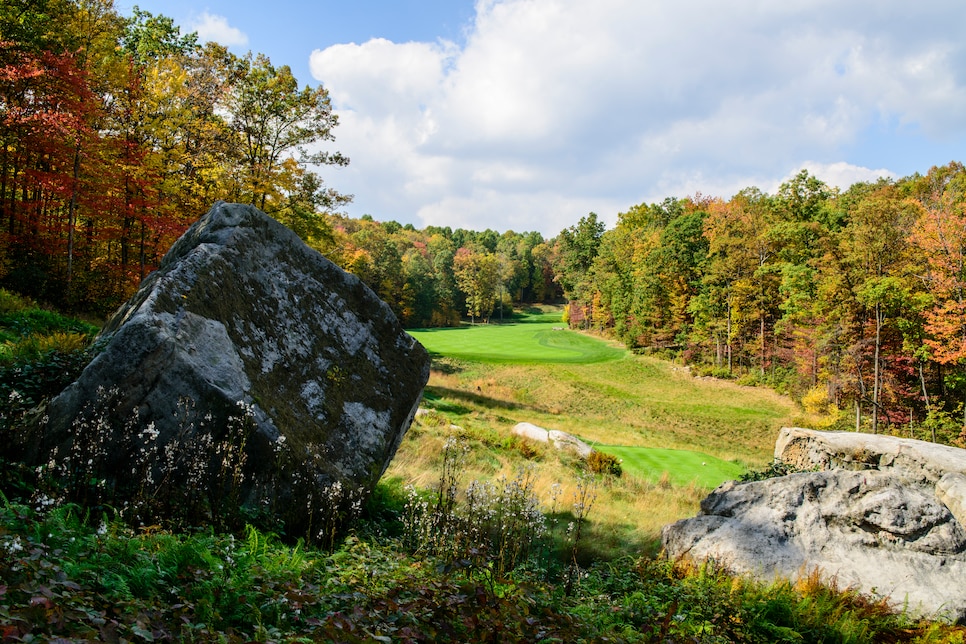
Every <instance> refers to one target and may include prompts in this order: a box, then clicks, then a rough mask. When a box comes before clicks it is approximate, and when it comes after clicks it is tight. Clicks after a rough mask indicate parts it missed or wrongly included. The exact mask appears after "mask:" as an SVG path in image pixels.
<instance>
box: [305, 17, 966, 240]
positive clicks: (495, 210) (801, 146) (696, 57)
mask: <svg viewBox="0 0 966 644" xmlns="http://www.w3.org/2000/svg"><path fill="white" fill-rule="evenodd" d="M962 24H966V5H963V4H962V3H960V2H958V1H957V0H922V1H921V2H920V3H919V4H917V7H916V9H915V11H912V10H910V9H909V7H908V5H907V4H906V3H903V2H899V0H857V1H855V2H850V3H840V2H833V1H832V0H797V1H786V2H781V3H761V2H759V1H757V0H736V1H735V2H729V3H721V2H719V1H718V0H683V1H682V2H679V3H675V4H671V3H659V2H646V3H645V2H640V1H639V0H597V1H596V2H593V3H590V2H586V0H502V1H500V0H479V1H478V2H477V6H476V18H475V21H474V23H473V25H472V27H471V28H470V29H469V30H468V31H467V37H466V42H465V44H464V45H463V46H462V47H457V46H456V45H454V44H452V43H449V42H436V43H413V42H411V43H393V42H390V41H387V40H380V39H375V40H370V41H368V42H366V43H362V44H348V45H336V46H333V47H329V48H327V49H325V50H319V51H316V52H314V53H313V54H312V58H311V69H312V73H313V76H314V77H315V78H316V79H318V80H321V81H322V82H323V83H324V85H325V86H326V87H328V88H329V90H330V92H331V94H332V97H333V101H334V104H335V106H336V108H337V110H338V111H339V114H340V117H341V119H342V121H341V124H340V126H339V127H338V128H337V130H336V136H337V138H338V146H337V147H338V148H339V149H341V150H343V151H344V152H346V153H347V154H348V155H349V156H350V157H351V158H352V165H351V166H350V168H349V169H347V170H345V171H339V174H338V175H337V176H334V177H333V178H332V179H331V180H330V183H332V184H333V185H335V186H336V187H339V188H342V189H344V190H346V191H347V192H353V193H355V194H356V201H357V206H356V207H355V209H358V210H360V212H358V213H355V214H362V212H369V213H370V214H372V215H373V216H374V217H376V218H377V219H392V218H395V219H399V220H403V221H412V222H413V223H415V224H417V225H425V224H429V223H433V224H437V225H453V226H459V225H464V226H466V227H472V228H486V227H491V228H496V229H498V230H504V229H511V228H512V229H515V230H523V229H527V228H530V229H537V230H540V231H542V232H544V234H546V235H553V234H556V233H557V232H559V230H560V229H562V228H564V227H566V226H569V225H572V224H573V223H576V221H577V219H579V217H581V216H583V215H584V214H586V213H587V212H588V211H591V210H593V211H595V212H597V213H598V214H599V215H601V216H602V217H603V218H604V220H605V221H613V219H614V216H615V215H616V213H617V212H618V211H621V210H626V209H627V208H629V207H630V206H632V205H634V204H635V203H639V202H640V201H643V200H647V201H659V200H661V199H663V198H664V197H667V196H678V197H683V196H685V195H688V194H694V193H695V192H702V193H704V194H715V195H721V196H725V197H727V196H730V195H731V194H734V192H736V191H737V190H739V189H741V188H743V187H747V186H749V185H757V186H759V187H761V188H762V189H768V188H771V187H777V185H778V184H780V183H781V181H783V180H784V179H786V178H788V177H789V176H792V175H793V174H794V173H795V172H797V171H798V170H799V169H800V168H801V167H803V164H802V162H801V160H802V159H812V160H813V161H810V162H808V164H806V165H807V167H809V168H810V169H813V168H814V172H815V173H816V174H818V175H819V176H820V177H821V178H823V179H824V180H825V181H827V182H828V183H831V184H833V185H838V183H837V182H840V181H854V180H866V179H874V178H876V177H877V176H879V175H887V176H894V175H895V171H894V170H889V169H886V168H885V167H879V166H884V165H892V164H895V163H897V162H899V161H897V159H898V160H900V161H901V160H902V154H901V153H900V152H899V151H891V154H892V156H891V157H890V158H888V159H883V160H881V161H874V162H875V163H876V164H877V167H878V169H875V170H872V169H868V168H864V167H861V165H862V164H861V163H855V162H854V161H853V159H852V158H850V157H849V155H850V154H853V155H856V156H855V158H866V157H869V158H871V157H870V155H869V154H867V155H866V156H865V157H863V155H862V154H861V152H862V151H861V150H859V146H861V145H862V144H863V143H864V140H863V136H864V133H867V132H868V131H869V130H870V129H872V128H874V127H878V128H879V130H881V131H884V132H885V134H886V135H889V134H890V128H891V130H895V129H897V128H902V130H903V132H905V133H906V134H908V132H910V131H915V132H921V133H922V134H923V136H926V137H932V138H933V140H946V141H947V142H948V141H949V140H955V139H957V138H959V139H963V138H966V74H964V65H963V64H961V63H962V61H964V60H966V46H964V44H963V41H962V39H961V37H960V33H959V32H960V28H959V26H960V25H962ZM883 128H884V129H883ZM896 141H897V142H896V143H895V145H897V146H898V145H899V143H898V141H899V138H898V137H897V138H896ZM888 143H891V141H889V142H886V143H885V144H884V143H883V142H881V141H880V142H879V144H880V147H881V148H882V149H885V150H887V151H889V150H890V148H889V145H888ZM929 144H930V140H929V139H925V142H924V143H922V145H929ZM870 154H871V153H870ZM945 161H946V159H942V158H939V159H935V160H934V162H935V163H942V162H945ZM925 169H926V168H923V169H922V170H925ZM822 173H824V174H822ZM853 177H855V179H853ZM343 180H345V181H347V183H348V184H349V185H348V186H343ZM456 222H463V223H456Z"/></svg>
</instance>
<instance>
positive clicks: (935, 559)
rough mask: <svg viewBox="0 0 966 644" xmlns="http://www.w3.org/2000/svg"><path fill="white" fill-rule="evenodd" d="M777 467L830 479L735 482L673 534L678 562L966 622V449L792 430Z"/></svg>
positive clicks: (667, 544) (669, 541)
mask: <svg viewBox="0 0 966 644" xmlns="http://www.w3.org/2000/svg"><path fill="white" fill-rule="evenodd" d="M776 458H778V460H780V461H782V462H785V463H786V464H789V465H794V466H797V467H799V468H808V469H816V468H822V471H811V472H801V473H797V474H791V475H788V476H783V477H777V478H772V479H767V480H764V481H754V482H747V483H738V482H734V481H731V482H728V483H724V484H722V485H721V486H719V487H718V488H717V489H716V490H714V491H713V492H712V493H711V494H710V495H709V496H708V497H707V498H706V499H704V500H703V501H702V503H701V513H700V514H699V515H698V516H697V517H694V518H692V519H685V520H683V521H678V522H677V523H674V524H672V525H669V526H666V527H665V528H664V532H663V535H662V541H663V545H664V549H665V553H666V555H667V556H669V557H674V558H680V557H687V558H690V559H693V560H699V561H702V560H709V559H710V560H714V561H715V562H717V563H719V564H721V565H723V566H725V567H727V568H729V569H730V570H732V571H733V572H736V573H739V574H751V575H754V576H756V577H758V578H761V579H763V580H772V579H775V578H778V577H781V578H785V579H792V580H794V579H797V578H798V577H800V576H802V575H808V574H811V573H813V572H818V573H819V575H820V576H821V577H822V578H823V579H824V580H826V581H829V582H833V583H835V584H837V585H838V586H839V587H840V588H848V587H851V588H855V589H858V590H859V591H861V592H864V593H868V594H872V595H875V596H880V597H885V598H887V599H888V600H890V602H891V603H892V604H893V605H894V606H895V607H897V608H906V609H908V610H909V611H910V613H911V614H913V615H917V616H926V617H931V618H939V619H946V620H951V621H957V622H961V621H964V620H966V589H964V588H963V586H962V579H964V578H966V577H964V576H966V530H964V527H963V524H962V523H961V522H960V520H957V518H956V517H957V516H960V517H962V516H963V515H962V508H963V499H964V498H966V497H964V492H966V487H964V486H966V477H964V476H963V474H962V472H963V471H964V470H966V451H964V450H958V449H955V448H951V447H945V446H941V445H934V444H931V443H924V442H921V441H914V440H910V439H898V438H894V437H888V436H873V435H869V434H855V433H851V432H849V433H838V432H817V431H811V430H803V429H783V430H782V433H781V436H780V437H779V439H778V442H777V445H776Z"/></svg>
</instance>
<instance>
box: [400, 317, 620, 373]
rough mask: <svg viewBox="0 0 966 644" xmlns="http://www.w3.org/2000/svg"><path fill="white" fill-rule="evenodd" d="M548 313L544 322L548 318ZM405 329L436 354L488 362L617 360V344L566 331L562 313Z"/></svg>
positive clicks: (593, 361)
mask: <svg viewBox="0 0 966 644" xmlns="http://www.w3.org/2000/svg"><path fill="white" fill-rule="evenodd" d="M548 317H550V320H549V321H548V320H547V318H548ZM533 318H534V319H529V318H524V319H523V320H521V321H516V322H512V323H507V324H477V325H473V326H461V327H455V328H445V329H413V330H410V331H409V333H410V335H412V336H413V337H414V338H416V339H417V340H419V342H420V343H422V345H423V346H424V347H426V349H427V350H428V351H429V352H430V353H431V354H433V355H434V356H446V357H448V358H455V359H459V360H468V361H474V362H482V363H489V364H592V363H595V362H605V361H608V360H617V359H620V358H622V357H624V355H625V354H626V353H627V351H626V350H625V349H623V348H621V347H619V346H616V345H613V344H610V343H607V342H604V341H602V340H600V339H598V338H593V337H590V336H587V335H584V334H581V333H577V332H575V331H571V330H569V329H567V328H566V327H565V326H563V324H562V323H561V322H560V316H559V315H556V316H546V315H540V316H533Z"/></svg>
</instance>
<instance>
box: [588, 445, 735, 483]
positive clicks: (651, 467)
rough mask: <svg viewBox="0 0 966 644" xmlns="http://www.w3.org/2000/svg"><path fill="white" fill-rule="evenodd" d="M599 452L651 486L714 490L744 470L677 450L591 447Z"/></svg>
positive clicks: (715, 459) (716, 459)
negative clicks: (613, 459) (613, 458)
mask: <svg viewBox="0 0 966 644" xmlns="http://www.w3.org/2000/svg"><path fill="white" fill-rule="evenodd" d="M595 447H596V448H597V449H599V450H601V451H602V452H606V453H608V454H613V455H614V456H616V457H617V458H619V459H621V467H622V468H623V470H624V472H625V473H626V474H628V475H630V476H636V477H639V478H642V479H644V480H646V481H649V482H651V483H660V482H661V481H669V482H670V483H673V484H674V485H678V486H687V485H692V484H694V485H696V486H698V487H702V488H714V487H717V486H718V485H720V484H721V483H723V482H725V481H733V480H736V479H738V478H739V477H740V476H741V475H742V474H744V473H745V472H746V470H745V468H743V467H742V466H741V465H739V464H737V463H735V462H733V461H723V460H721V459H720V458H715V457H714V456H709V455H707V454H703V453H701V452H693V451H689V450H679V449H658V448H647V447H623V446H619V445H595Z"/></svg>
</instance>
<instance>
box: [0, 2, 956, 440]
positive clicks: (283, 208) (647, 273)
mask: <svg viewBox="0 0 966 644" xmlns="http://www.w3.org/2000/svg"><path fill="white" fill-rule="evenodd" d="M0 70H2V71H0V110H2V112H0V116H2V121H0V140H2V143H3V145H2V148H0V284H2V285H3V286H6V287H8V288H11V289H13V290H16V291H18V292H21V293H24V294H27V295H30V296H33V297H36V298H38V299H40V300H42V301H45V302H50V303H52V304H54V305H57V306H61V307H63V308H65V309H67V310H74V311H86V312H90V313H93V314H95V315H103V314H105V313H107V312H109V311H111V310H113V309H114V308H115V307H116V306H117V305H119V304H120V303H121V302H123V301H124V300H125V299H126V298H127V297H128V296H129V295H130V294H131V293H132V292H133V291H134V289H136V288H137V286H138V284H139V283H140V281H141V280H142V279H143V278H144V277H145V276H146V275H147V274H148V273H149V272H150V271H151V270H153V269H154V268H156V267H157V264H158V262H159V261H160V259H161V257H162V256H163V255H164V253H165V252H166V251H167V249H168V248H169V247H170V245H171V244H172V243H173V242H174V240H175V239H177V237H178V236H179V235H180V234H181V233H182V232H183V231H184V230H185V229H186V228H187V226H188V225H189V224H190V223H191V222H192V221H193V220H194V219H196V218H197V217H199V216H200V215H201V214H202V213H204V212H205V211H206V210H207V209H208V208H209V207H210V206H211V204H212V203H213V202H214V201H215V200H218V199H222V200H226V201H235V202H241V203H249V204H252V205H255V206H257V207H259V208H261V209H262V210H264V211H265V212H267V213H268V214H270V215H271V216H273V217H275V218H276V219H278V220H279V221H281V222H282V223H283V224H285V225H287V226H289V227H290V228H292V229H293V230H294V231H295V232H296V233H297V234H299V236H300V237H302V239H304V240H305V241H306V243H308V244H309V245H310V246H312V247H313V248H316V249H317V250H319V251H320V252H322V253H323V254H325V255H326V256H327V257H329V258H330V259H331V260H333V261H334V262H336V263H337V264H339V265H340V266H342V267H343V268H345V269H346V270H348V271H350V272H352V273H354V274H356V275H358V276H359V277H360V278H362V279H363V280H364V281H365V282H366V283H367V284H369V285H370V286H371V287H372V288H373V289H374V290H375V291H376V293H377V294H378V295H379V296H380V297H381V298H382V299H384V300H385V301H386V302H387V303H389V305H390V306H391V307H392V308H393V310H394V311H395V312H396V314H397V315H398V316H399V317H400V319H401V320H402V321H403V323H404V324H405V325H407V326H408V327H410V328H414V327H430V326H453V325H457V324H459V323H460V322H461V320H462V319H463V318H464V317H466V318H468V319H469V320H470V322H472V323H475V322H478V321H489V320H497V319H500V318H502V317H506V316H509V314H510V313H511V311H512V307H513V306H514V305H521V304H527V303H538V302H540V303H550V302H560V301H567V302H568V303H569V304H568V308H567V321H568V322H569V324H570V325H571V326H573V327H576V328H584V329H593V330H596V331H597V332H600V333H605V334H610V335H613V336H614V337H616V338H618V339H620V340H621V341H622V342H624V343H625V344H626V345H627V346H628V347H629V348H631V349H634V350H638V351H647V352H652V353H658V354H661V355H664V356H667V357H671V358H675V359H678V360H681V361H683V362H685V363H687V364H689V365H691V366H692V367H693V368H694V369H695V370H696V371H697V372H699V373H707V374H710V375H716V376H721V377H732V378H738V379H740V380H741V381H743V382H748V383H761V384H768V385H771V386H774V387H776V388H778V389H779V390H783V391H788V392H789V393H792V394H793V395H794V396H795V397H796V399H798V400H800V401H802V402H803V404H804V405H805V406H806V408H807V409H809V410H810V411H812V412H813V413H815V414H817V416H819V417H823V418H824V419H825V420H824V421H822V422H825V423H827V424H828V425H830V426H840V427H843V428H844V427H851V426H858V427H864V428H867V429H870V430H871V431H873V432H876V431H880V430H882V429H888V430H889V431H894V432H898V431H906V430H905V429H903V427H906V426H907V427H908V431H909V432H913V433H914V432H920V433H922V432H925V436H926V437H928V438H930V439H932V440H941V441H944V442H953V443H958V444H963V441H964V439H966V435H964V433H963V428H964V424H966V260H964V255H966V196H964V194H966V170H964V168H963V165H962V164H961V163H959V162H951V163H949V164H947V165H942V166H937V167H934V168H932V169H931V170H929V171H928V173H927V174H925V175H919V174H916V175H913V176H910V177H906V178H902V179H898V180H886V179H883V180H880V181H878V182H871V183H858V184H855V185H853V186H851V187H849V188H848V189H846V190H838V189H833V188H831V187H829V186H827V185H826V184H824V183H823V182H822V181H820V180H819V179H818V178H816V177H814V176H811V175H809V174H808V173H807V172H804V171H803V172H802V173H800V174H798V175H797V176H795V177H794V178H792V179H791V180H789V181H787V182H786V183H784V184H783V185H782V186H781V187H780V188H779V189H778V191H777V192H776V194H774V195H770V194H766V193H764V192H762V191H761V190H759V189H757V188H754V187H751V188H747V189H745V190H742V191H741V192H739V193H738V194H736V195H734V196H732V197H731V198H730V199H723V198H718V197H706V196H702V195H694V196H691V197H686V198H683V199H678V198H668V199H666V200H665V201H664V202H662V203H659V204H643V203H642V204H639V205H635V206H633V207H631V208H629V209H628V210H627V211H626V212H623V213H620V214H619V215H618V217H617V224H616V226H615V227H614V228H612V229H610V230H607V229H606V228H605V226H604V224H603V223H602V221H601V220H600V218H599V217H598V216H597V215H596V214H595V213H589V214H588V215H587V216H586V217H584V218H582V219H581V220H580V221H579V222H578V223H576V224H575V225H573V226H571V227H569V228H567V229H565V230H562V231H561V232H560V233H559V234H558V235H557V236H555V237H554V238H551V239H545V238H544V237H543V235H542V234H540V233H538V232H519V233H518V232H514V231H506V232H502V233H501V232H497V231H493V230H484V231H471V230H465V229H456V230H453V229H451V228H447V227H435V226H429V227H426V228H424V229H421V230H417V229H416V228H415V227H413V226H412V225H411V224H407V225H401V224H399V223H397V222H395V221H384V222H378V221H376V220H374V219H373V218H372V217H371V216H364V217H362V218H360V219H353V218H350V217H348V216H346V215H345V214H344V212H343V209H344V206H345V205H346V204H347V203H349V202H350V200H351V196H348V195H343V194H340V193H339V192H337V191H336V190H335V189H333V188H330V187H329V186H327V185H326V184H325V182H324V181H323V180H322V178H321V177H320V175H319V173H318V172H319V170H320V168H323V167H326V166H333V165H335V166H338V165H344V164H346V163H348V159H347V158H345V157H344V156H343V155H341V154H340V153H338V152H331V151H324V150H326V149H327V148H328V147H329V146H330V145H331V144H332V141H333V140H334V130H335V128H336V126H337V124H338V119H337V117H336V115H335V114H334V113H333V110H332V107H331V103H330V101H329V96H328V93H327V91H326V90H325V88H323V87H321V86H319V87H316V88H311V87H309V86H300V85H299V83H298V81H297V79H295V78H294V76H293V75H292V73H291V70H290V69H289V68H288V67H286V66H275V65H273V64H272V63H271V61H270V60H269V59H268V58H267V57H265V56H263V55H257V54H251V53H249V54H248V55H246V56H236V55H234V54H232V53H230V52H229V51H228V50H227V49H226V48H224V47H221V46H219V45H216V44H211V43H209V44H205V45H200V44H198V42H197V38H196V36H195V35H194V34H182V33H181V31H180V29H179V28H178V27H177V26H176V25H175V24H174V23H173V22H172V21H171V20H170V19H169V18H166V17H164V16H154V15H151V14H150V13H147V12H143V11H140V10H138V9H137V8H135V9H134V10H133V12H132V15H130V16H123V15H121V14H120V13H118V11H117V10H116V9H115V7H114V5H113V2H111V0H13V1H11V2H5V3H3V4H2V5H0Z"/></svg>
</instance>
